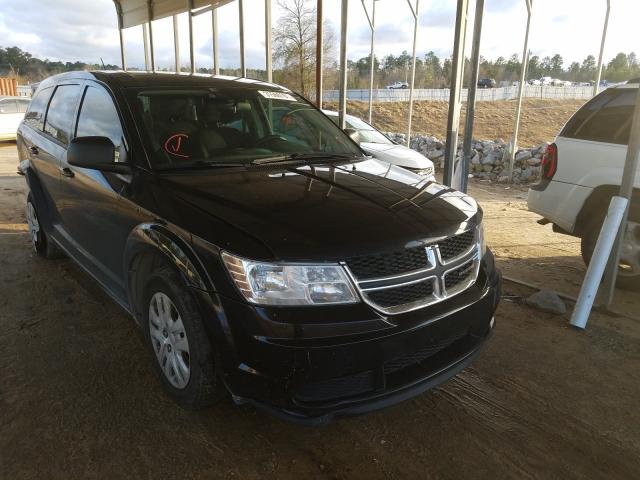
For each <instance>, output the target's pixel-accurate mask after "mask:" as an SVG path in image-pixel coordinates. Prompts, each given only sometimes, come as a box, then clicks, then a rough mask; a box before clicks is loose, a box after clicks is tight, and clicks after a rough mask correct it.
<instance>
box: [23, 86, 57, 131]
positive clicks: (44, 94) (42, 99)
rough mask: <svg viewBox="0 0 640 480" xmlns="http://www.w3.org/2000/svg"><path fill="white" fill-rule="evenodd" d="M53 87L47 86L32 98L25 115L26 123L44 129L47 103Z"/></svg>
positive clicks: (37, 128)
mask: <svg viewBox="0 0 640 480" xmlns="http://www.w3.org/2000/svg"><path fill="white" fill-rule="evenodd" d="M51 92H53V87H47V88H44V89H42V90H38V91H37V92H36V94H35V96H34V97H33V99H32V100H31V104H30V105H29V109H28V110H27V114H26V115H25V116H24V123H25V124H26V125H29V126H30V127H31V128H35V129H36V130H42V127H43V122H44V112H45V110H46V109H47V103H49V97H51Z"/></svg>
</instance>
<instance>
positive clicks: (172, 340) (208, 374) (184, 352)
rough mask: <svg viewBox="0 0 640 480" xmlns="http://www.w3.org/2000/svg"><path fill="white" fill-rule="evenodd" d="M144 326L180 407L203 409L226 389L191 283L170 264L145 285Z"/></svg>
mask: <svg viewBox="0 0 640 480" xmlns="http://www.w3.org/2000/svg"><path fill="white" fill-rule="evenodd" d="M144 305H145V317H146V318H145V319H144V323H143V325H144V330H145V338H146V341H147V344H148V345H149V347H150V349H151V352H152V354H153V358H154V362H153V363H154V366H155V369H156V371H157V373H158V376H159V377H160V380H161V381H162V384H163V386H164V387H165V390H167V392H168V393H169V394H170V395H171V396H172V397H173V398H174V400H175V401H176V402H177V403H179V404H180V405H182V406H186V407H192V408H202V407H206V406H208V405H211V404H213V403H215V402H216V401H217V400H219V399H220V398H222V397H223V396H224V394H225V389H224V386H223V385H222V384H221V382H220V381H219V379H218V377H217V375H216V369H215V358H214V352H213V348H212V345H211V342H210V341H209V338H208V337H207V335H206V333H205V330H204V326H203V323H202V319H201V316H200V313H199V312H198V310H197V308H196V305H195V301H194V299H193V297H192V294H191V292H190V291H189V288H188V287H186V286H184V283H183V282H182V279H181V278H180V276H179V275H177V274H176V273H175V272H174V271H173V270H172V269H171V268H169V267H162V268H160V269H159V270H158V271H156V272H154V273H153V274H152V275H151V276H150V278H149V280H148V281H147V286H146V289H145V300H144Z"/></svg>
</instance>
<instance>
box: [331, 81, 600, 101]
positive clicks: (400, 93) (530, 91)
mask: <svg viewBox="0 0 640 480" xmlns="http://www.w3.org/2000/svg"><path fill="white" fill-rule="evenodd" d="M322 95H323V100H324V101H328V102H332V101H335V102H337V101H338V97H339V92H338V90H325V91H324V92H323V94H322ZM523 96H524V97H525V98H545V99H563V98H584V99H588V98H591V97H592V96H593V87H552V86H539V87H538V86H533V85H526V86H525V88H524V93H523ZM514 98H518V87H517V86H513V87H502V88H478V90H477V93H476V99H477V100H478V101H479V102H493V101H496V100H511V99H514ZM413 99H414V100H431V101H440V102H448V101H449V89H448V88H416V89H415V90H414V91H413ZM347 100H362V101H369V89H351V90H347ZM466 100H467V89H466V88H464V89H463V90H462V101H466ZM373 101H374V102H404V101H407V102H408V101H409V89H396V90H393V89H378V90H373Z"/></svg>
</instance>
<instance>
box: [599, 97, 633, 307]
mask: <svg viewBox="0 0 640 480" xmlns="http://www.w3.org/2000/svg"><path fill="white" fill-rule="evenodd" d="M639 157H640V88H638V93H637V94H636V103H635V109H634V113H633V120H632V122H631V133H630V136H629V146H628V147H627V159H626V161H625V164H624V171H623V172H622V184H621V185H620V193H619V196H621V197H624V198H626V199H627V200H628V201H629V205H631V201H632V198H633V189H634V184H635V180H636V178H637V176H638V168H639V167H638V165H639V163H640V158H639ZM628 218H629V207H627V209H626V210H625V212H624V215H623V217H622V225H621V226H620V229H619V231H618V236H617V237H616V242H615V243H614V245H613V250H612V251H611V255H610V257H609V262H608V264H607V270H606V272H605V276H604V283H603V285H602V289H601V292H602V299H603V301H602V302H601V303H602V304H603V305H604V306H605V307H606V308H609V307H610V306H611V303H612V302H613V293H614V291H615V288H616V277H617V275H618V265H619V264H620V253H621V250H622V241H623V239H624V236H625V234H626V233H627V232H626V230H627V220H628Z"/></svg>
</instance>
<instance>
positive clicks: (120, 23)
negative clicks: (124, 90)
mask: <svg viewBox="0 0 640 480" xmlns="http://www.w3.org/2000/svg"><path fill="white" fill-rule="evenodd" d="M114 3H115V6H116V14H117V16H118V36H119V38H120V61H121V62H122V70H124V71H126V70H127V60H126V57H125V54H124V35H123V30H124V28H123V19H122V5H120V2H118V1H115V2H114Z"/></svg>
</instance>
